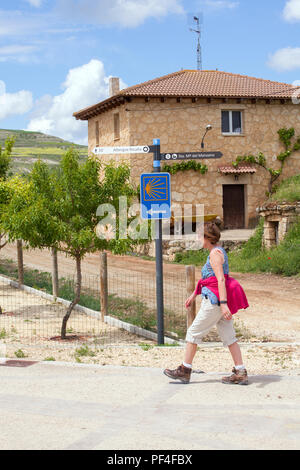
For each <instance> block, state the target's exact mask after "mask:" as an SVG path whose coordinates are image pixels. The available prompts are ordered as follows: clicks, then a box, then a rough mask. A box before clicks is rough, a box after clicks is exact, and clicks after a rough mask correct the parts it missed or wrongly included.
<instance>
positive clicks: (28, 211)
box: [3, 148, 137, 339]
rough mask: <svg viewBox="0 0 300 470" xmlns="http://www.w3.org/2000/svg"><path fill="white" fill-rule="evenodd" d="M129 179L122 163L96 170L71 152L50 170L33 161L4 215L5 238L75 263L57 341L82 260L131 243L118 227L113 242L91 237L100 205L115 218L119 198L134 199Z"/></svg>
mask: <svg viewBox="0 0 300 470" xmlns="http://www.w3.org/2000/svg"><path fill="white" fill-rule="evenodd" d="M100 172H101V178H99V175H100ZM129 176H130V170H129V167H128V166H127V165H120V166H118V167H115V166H114V165H113V164H109V165H106V166H102V165H101V164H100V163H99V161H97V160H96V159H94V158H89V159H87V161H86V162H84V163H82V164H80V163H79V154H78V152H77V151H75V150H74V149H73V148H71V149H70V150H68V151H67V152H66V153H65V155H64V156H63V157H62V160H61V162H60V165H59V167H58V168H57V170H56V171H50V170H49V167H48V166H47V165H46V163H44V162H42V161H41V160H38V161H37V162H36V163H35V165H34V167H33V170H32V173H31V175H30V178H29V182H30V186H31V191H30V194H27V196H28V197H27V198H24V197H22V195H21V194H18V193H16V194H15V195H14V196H13V197H12V199H11V202H10V204H9V207H8V210H7V211H6V213H5V217H4V220H3V225H4V227H5V230H6V231H7V233H8V234H9V238H10V240H16V239H22V240H23V241H24V242H25V243H26V244H27V246H29V247H31V248H40V249H41V248H49V249H50V248H54V249H57V250H58V251H60V252H63V253H65V254H66V255H67V256H70V257H72V258H73V259H74V260H75V262H76V285H75V295H74V299H73V300H72V302H71V303H70V306H69V307H68V309H67V311H66V314H65V316H64V318H63V321H62V327H61V337H62V339H65V338H66V328H67V322H68V320H69V318H70V315H71V313H72V310H73V308H74V307H75V305H76V304H77V303H78V302H79V300H80V293H81V283H82V274H81V261H82V259H83V258H84V256H85V255H86V254H87V253H92V252H96V251H100V250H104V249H108V250H111V251H112V252H114V253H117V254H122V253H126V252H127V251H128V250H129V249H130V247H132V245H133V244H135V243H137V241H135V240H131V239H130V238H127V239H121V238H120V237H119V236H118V235H119V232H118V230H119V229H118V227H116V230H115V232H114V233H115V238H114V239H110V237H109V236H107V234H105V233H104V235H103V236H102V237H99V234H97V233H96V232H97V224H98V222H99V216H97V209H98V207H99V206H100V205H102V204H110V205H112V206H114V208H115V215H116V219H117V220H118V215H119V196H125V197H127V198H128V203H129V204H130V202H131V199H132V198H133V197H134V196H136V191H135V190H134V188H133V187H132V186H131V184H130V183H129ZM103 215H104V214H103ZM129 221H130V220H128V222H129ZM108 232H109V230H108Z"/></svg>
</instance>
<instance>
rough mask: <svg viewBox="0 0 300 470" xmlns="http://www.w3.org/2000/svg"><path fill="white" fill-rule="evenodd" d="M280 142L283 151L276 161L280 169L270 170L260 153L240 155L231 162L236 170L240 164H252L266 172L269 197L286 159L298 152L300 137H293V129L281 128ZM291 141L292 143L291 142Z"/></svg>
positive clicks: (279, 133)
mask: <svg viewBox="0 0 300 470" xmlns="http://www.w3.org/2000/svg"><path fill="white" fill-rule="evenodd" d="M277 134H278V136H279V140H280V142H281V143H282V144H283V145H284V147H285V150H284V152H281V153H280V154H279V155H277V157H276V158H277V161H279V162H280V167H279V168H277V169H275V168H271V167H269V166H268V164H267V159H266V157H265V155H264V154H263V153H262V152H260V153H259V154H258V155H240V156H238V157H237V158H236V160H235V162H232V165H233V166H234V167H235V168H236V167H237V166H238V164H239V163H240V162H247V163H252V164H254V165H257V166H260V167H261V168H263V169H264V170H266V171H267V172H268V173H269V175H270V179H269V183H268V196H269V195H271V194H272V193H273V191H274V183H275V181H276V180H277V179H278V178H279V176H280V175H281V174H282V170H283V167H284V164H285V161H286V159H287V158H288V157H289V156H290V155H291V154H292V153H293V152H296V151H298V150H300V136H299V137H296V138H295V139H293V138H294V137H295V129H294V128H293V127H291V128H290V129H286V128H282V129H279V131H277ZM292 140H293V141H292Z"/></svg>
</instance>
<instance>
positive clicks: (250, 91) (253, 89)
mask: <svg viewBox="0 0 300 470" xmlns="http://www.w3.org/2000/svg"><path fill="white" fill-rule="evenodd" d="M299 89H300V87H299ZM294 91H295V87H293V86H292V85H288V84H286V83H280V82H272V81H270V80H263V79H261V78H254V77H248V76H247V75H238V74H233V73H227V72H221V71H218V70H201V71H199V70H182V71H180V72H175V73H172V74H170V75H165V76H163V77H160V78H156V79H154V80H150V81H148V82H145V83H141V84H139V85H135V86H133V87H130V88H126V89H125V90H122V91H121V92H120V93H119V94H120V95H123V96H188V97H189V96H193V97H223V98H226V97H227V98H230V97H232V98H247V97H248V98H291V96H292V93H293V92H294Z"/></svg>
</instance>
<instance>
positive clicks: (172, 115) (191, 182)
mask: <svg viewBox="0 0 300 470" xmlns="http://www.w3.org/2000/svg"><path fill="white" fill-rule="evenodd" d="M222 110H241V111H242V113H243V134H241V135H234V136H225V135H222V132H221V111H222ZM116 112H118V113H119V114H120V130H121V132H120V139H118V140H117V141H116V140H114V135H113V114H114V113H116ZM95 121H99V123H100V137H99V140H100V142H99V143H100V146H105V145H108V146H114V145H118V146H121V145H144V144H147V145H151V144H152V141H153V138H160V140H161V151H162V152H179V151H182V152H183V151H191V152H193V151H199V150H200V143H201V139H202V136H203V133H204V131H205V127H206V125H207V124H211V125H212V126H213V129H212V130H211V131H210V132H208V134H207V135H206V139H205V149H204V150H210V151H221V152H222V153H223V157H222V158H221V159H218V160H203V161H202V162H203V163H205V164H206V165H207V166H208V172H207V173H206V174H205V175H201V174H200V173H197V172H195V171H192V170H190V171H187V172H180V173H177V174H176V175H172V201H174V202H176V203H178V204H180V205H183V204H184V203H193V204H205V213H206V214H207V213H215V214H217V215H219V216H220V217H221V218H223V208H222V204H223V199H222V194H223V187H222V185H225V184H243V185H245V219H246V227H249V228H252V227H253V226H255V224H256V221H257V213H256V207H258V206H259V205H261V204H262V203H263V201H264V200H265V193H266V191H267V189H268V180H269V174H268V173H267V172H266V171H265V170H263V169H262V168H257V172H256V173H255V174H253V175H251V174H246V175H242V176H239V177H238V180H236V179H235V178H234V176H233V175H228V176H225V175H222V174H220V173H219V172H218V167H219V166H224V165H231V163H232V161H233V160H235V159H236V157H237V156H238V155H244V154H258V153H259V152H263V153H264V154H265V156H266V157H267V161H268V165H269V166H271V167H274V168H279V166H280V164H279V162H278V161H276V158H275V157H276V155H277V154H279V153H280V152H281V151H282V150H283V146H282V145H281V144H280V142H279V140H278V135H277V131H278V129H280V128H282V127H294V128H295V130H296V134H297V135H300V106H299V105H298V106H297V105H293V104H292V103H291V104H287V103H286V104H281V103H280V101H274V102H271V104H266V102H265V101H264V100H260V101H258V102H257V103H255V104H252V103H251V101H250V100H248V101H246V100H245V101H242V103H241V104H237V103H236V100H228V102H227V103H222V102H221V100H214V99H212V100H211V103H208V102H207V100H204V99H199V100H197V101H196V102H195V103H192V101H191V99H182V100H181V102H180V103H178V102H177V101H176V99H175V98H169V99H165V102H163V103H162V102H161V101H160V99H159V98H151V99H150V101H149V102H145V100H144V99H142V98H134V99H133V100H132V101H131V102H130V103H126V104H123V105H121V106H119V107H117V108H115V109H112V110H110V111H107V112H105V113H103V114H100V115H99V116H97V117H95V118H93V119H90V120H89V151H91V150H92V148H93V147H94V146H95V138H96V136H95ZM111 158H113V159H114V160H116V161H124V160H125V161H127V162H129V163H130V166H131V169H132V178H133V181H134V182H135V183H136V185H137V184H139V176H140V174H141V173H143V172H151V171H152V159H153V156H152V154H144V155H132V156H121V157H117V156H114V157H112V156H102V157H101V159H103V161H108V160H109V159H111ZM274 159H275V160H274ZM198 161H199V160H198ZM162 165H163V164H162ZM296 173H300V152H297V153H295V154H293V155H292V156H291V157H289V158H288V159H287V161H286V165H285V168H284V171H283V174H282V176H281V178H280V180H281V179H283V178H287V177H288V176H291V175H293V174H296ZM280 180H279V181H280ZM279 181H278V182H279Z"/></svg>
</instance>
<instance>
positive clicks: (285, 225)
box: [257, 201, 300, 248]
mask: <svg viewBox="0 0 300 470" xmlns="http://www.w3.org/2000/svg"><path fill="white" fill-rule="evenodd" d="M257 212H258V213H259V215H260V216H262V217H264V233H263V246H265V247H266V248H271V247H273V246H275V245H277V244H278V243H280V242H281V241H282V240H283V239H284V238H285V236H286V234H287V232H288V229H289V227H290V225H291V224H292V223H293V222H295V220H296V218H297V217H298V216H299V215H300V201H299V202H296V203H293V204H288V203H282V204H276V203H269V204H266V205H264V206H261V207H258V209H257Z"/></svg>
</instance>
